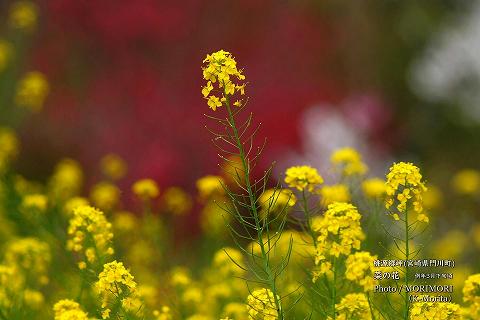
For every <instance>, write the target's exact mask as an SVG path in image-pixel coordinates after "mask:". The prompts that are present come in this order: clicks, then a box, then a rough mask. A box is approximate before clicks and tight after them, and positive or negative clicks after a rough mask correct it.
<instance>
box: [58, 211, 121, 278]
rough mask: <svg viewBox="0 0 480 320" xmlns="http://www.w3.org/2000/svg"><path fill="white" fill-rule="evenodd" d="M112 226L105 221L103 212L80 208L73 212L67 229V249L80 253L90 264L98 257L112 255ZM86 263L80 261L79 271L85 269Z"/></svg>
mask: <svg viewBox="0 0 480 320" xmlns="http://www.w3.org/2000/svg"><path fill="white" fill-rule="evenodd" d="M111 229H112V225H111V224H110V223H109V222H108V221H107V219H106V218H105V215H104V214H103V212H101V211H100V210H98V209H95V208H93V207H90V206H80V207H76V208H75V209H74V210H73V215H72V217H71V218H70V224H69V227H68V235H69V240H68V242H67V249H68V250H71V251H74V252H78V253H82V254H83V255H84V258H85V259H86V261H87V262H89V263H90V264H92V263H95V262H96V261H98V259H99V257H98V256H97V255H102V256H110V255H112V254H113V248H112V247H111V241H112V238H113V233H112V232H111ZM86 261H83V259H82V261H80V262H81V263H82V262H83V263H82V264H80V265H79V267H80V268H81V269H83V267H86Z"/></svg>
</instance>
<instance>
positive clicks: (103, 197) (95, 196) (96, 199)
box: [90, 181, 120, 211]
mask: <svg viewBox="0 0 480 320" xmlns="http://www.w3.org/2000/svg"><path fill="white" fill-rule="evenodd" d="M90 199H91V200H92V203H93V204H94V205H95V206H97V207H98V208H100V209H102V210H105V211H110V210H113V209H114V208H115V207H116V205H117V204H118V201H119V199H120V189H118V187H117V186H116V185H114V184H113V183H110V182H107V181H102V182H99V183H97V184H96V185H94V186H93V187H92V191H91V192H90Z"/></svg>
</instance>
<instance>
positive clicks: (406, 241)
mask: <svg viewBox="0 0 480 320" xmlns="http://www.w3.org/2000/svg"><path fill="white" fill-rule="evenodd" d="M408 228H409V226H408V210H406V211H405V288H404V289H405V311H404V320H408V314H409V306H410V299H409V294H408V292H407V289H406V288H407V287H408V258H409V255H410V252H409V246H408V245H409V242H410V241H409V234H408Z"/></svg>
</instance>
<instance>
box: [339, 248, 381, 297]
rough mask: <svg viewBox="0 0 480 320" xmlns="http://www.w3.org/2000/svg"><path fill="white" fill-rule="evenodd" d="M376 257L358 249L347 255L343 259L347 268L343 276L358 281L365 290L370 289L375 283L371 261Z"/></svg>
mask: <svg viewBox="0 0 480 320" xmlns="http://www.w3.org/2000/svg"><path fill="white" fill-rule="evenodd" d="M376 259H377V256H374V255H371V254H370V252H367V251H359V252H355V253H354V254H351V255H349V256H348V258H347V260H346V261H345V266H346V268H347V270H346V271H345V278H347V279H348V280H350V281H353V282H355V283H358V284H359V285H360V286H362V287H363V290H364V291H365V292H367V291H372V290H373V287H374V284H375V281H374V279H373V272H374V270H373V269H374V266H373V261H374V260H376Z"/></svg>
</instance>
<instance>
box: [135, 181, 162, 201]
mask: <svg viewBox="0 0 480 320" xmlns="http://www.w3.org/2000/svg"><path fill="white" fill-rule="evenodd" d="M132 192H133V193H134V194H135V195H136V196H137V197H139V198H140V199H142V200H144V201H145V200H150V199H153V198H156V197H158V194H159V190H158V185H157V183H156V182H155V181H153V180H152V179H141V180H138V181H136V182H135V183H134V184H133V186H132Z"/></svg>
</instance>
